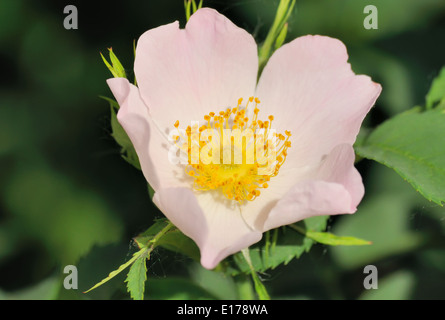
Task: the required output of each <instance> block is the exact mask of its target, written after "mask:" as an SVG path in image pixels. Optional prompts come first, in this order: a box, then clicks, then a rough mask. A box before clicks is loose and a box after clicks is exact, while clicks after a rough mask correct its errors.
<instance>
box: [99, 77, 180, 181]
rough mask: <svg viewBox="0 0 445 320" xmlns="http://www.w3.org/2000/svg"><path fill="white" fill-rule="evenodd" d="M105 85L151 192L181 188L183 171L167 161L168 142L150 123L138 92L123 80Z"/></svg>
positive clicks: (112, 81) (114, 80) (110, 81)
mask: <svg viewBox="0 0 445 320" xmlns="http://www.w3.org/2000/svg"><path fill="white" fill-rule="evenodd" d="M107 83H108V86H109V87H110V89H111V91H112V92H113V95H114V96H115V98H116V100H117V102H118V103H119V106H120V109H119V111H118V114H117V119H118V121H119V123H120V124H121V125H122V127H123V128H124V129H125V131H126V132H127V134H128V136H129V138H130V140H131V142H132V143H133V146H134V148H135V150H136V153H137V155H138V157H139V162H140V164H141V168H142V172H143V173H144V176H145V178H146V179H147V181H148V183H149V184H150V185H151V186H152V188H153V189H154V190H158V189H160V188H161V187H164V188H166V187H171V186H176V187H177V186H181V185H184V184H185V183H184V182H182V180H181V179H180V177H181V176H182V174H183V173H184V169H182V168H179V167H178V166H176V165H173V164H171V163H170V162H169V161H168V153H167V150H168V149H167V146H168V144H167V140H166V139H165V138H164V137H163V136H162V135H161V134H160V132H159V129H157V127H156V126H155V124H154V123H153V120H152V118H151V116H150V113H149V111H148V108H147V106H146V105H145V104H144V102H143V101H142V99H141V97H140V95H139V89H138V88H137V87H136V86H134V85H132V84H130V83H129V82H128V80H127V79H124V78H113V79H109V80H108V81H107ZM187 185H188V184H187Z"/></svg>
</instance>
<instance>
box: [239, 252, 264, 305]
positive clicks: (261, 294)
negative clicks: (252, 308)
mask: <svg viewBox="0 0 445 320" xmlns="http://www.w3.org/2000/svg"><path fill="white" fill-rule="evenodd" d="M241 254H242V255H243V258H244V261H245V262H246V263H247V265H248V266H249V269H250V273H251V275H252V279H253V283H254V285H255V291H256V293H257V294H258V298H259V299H260V300H270V296H269V293H268V292H267V290H266V287H265V286H264V284H263V283H262V282H261V280H260V278H259V277H258V274H257V273H256V270H255V268H254V267H253V265H252V261H251V260H250V253H249V248H246V249H243V250H241Z"/></svg>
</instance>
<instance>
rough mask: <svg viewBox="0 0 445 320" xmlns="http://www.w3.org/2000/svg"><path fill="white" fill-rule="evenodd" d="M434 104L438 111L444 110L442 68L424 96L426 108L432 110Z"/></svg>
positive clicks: (444, 80) (443, 69) (443, 76)
mask: <svg viewBox="0 0 445 320" xmlns="http://www.w3.org/2000/svg"><path fill="white" fill-rule="evenodd" d="M435 104H438V105H437V108H438V109H445V67H443V68H442V70H441V71H440V74H439V76H437V78H435V79H434V81H433V83H432V84H431V88H430V91H429V92H428V94H427V95H426V108H427V109H432V108H434V106H435Z"/></svg>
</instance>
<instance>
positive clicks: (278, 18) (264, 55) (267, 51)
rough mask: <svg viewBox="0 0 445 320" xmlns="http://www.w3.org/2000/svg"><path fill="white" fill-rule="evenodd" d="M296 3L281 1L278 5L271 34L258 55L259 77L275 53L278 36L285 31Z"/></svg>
mask: <svg viewBox="0 0 445 320" xmlns="http://www.w3.org/2000/svg"><path fill="white" fill-rule="evenodd" d="M291 1H292V2H291ZM295 1H296V0H281V1H280V4H279V5H278V8H277V13H276V15H275V19H274V22H273V24H272V27H271V28H270V30H269V33H268V34H267V36H266V39H265V40H264V42H263V45H262V46H261V48H260V50H259V53H258V58H259V62H258V63H259V73H258V76H260V74H261V72H262V71H263V68H264V67H265V66H266V63H267V61H268V60H269V58H270V56H271V55H272V53H273V51H272V49H273V46H274V43H275V41H276V39H277V37H278V35H279V34H280V32H281V30H282V29H283V27H284V25H285V23H286V22H287V20H288V19H289V17H290V14H291V13H292V10H293V8H294V6H295ZM290 2H291V3H290ZM289 3H290V6H289Z"/></svg>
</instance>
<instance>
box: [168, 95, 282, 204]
mask: <svg viewBox="0 0 445 320" xmlns="http://www.w3.org/2000/svg"><path fill="white" fill-rule="evenodd" d="M242 102H243V99H242V98H240V99H239V100H238V105H237V107H236V108H233V109H231V108H228V109H226V110H225V111H220V112H218V113H215V112H210V113H209V114H207V115H205V116H204V121H205V124H204V125H202V126H198V125H197V126H195V127H194V128H192V127H191V126H188V127H187V129H186V130H185V135H181V137H180V136H174V139H173V140H174V143H175V144H176V145H177V147H178V148H180V149H181V150H182V151H183V152H185V153H186V154H187V156H188V164H187V166H186V169H185V172H186V174H187V175H188V176H190V177H192V178H193V179H194V182H193V188H194V189H195V190H200V191H207V190H216V189H220V190H221V191H222V193H223V194H224V195H225V196H226V197H227V198H228V199H230V200H236V201H238V202H243V201H244V200H249V201H252V200H254V199H255V198H257V197H258V196H259V195H260V193H261V192H260V189H265V188H267V187H268V186H269V185H268V182H269V180H270V178H271V177H274V176H276V175H277V174H278V172H279V170H280V167H281V166H282V165H283V163H284V162H285V160H286V156H287V149H288V148H290V147H291V142H290V141H289V138H290V136H291V133H290V131H285V135H283V134H277V133H275V132H274V131H273V130H272V128H271V127H272V121H273V120H274V117H273V116H272V115H270V116H269V117H268V120H266V121H262V120H259V119H258V113H259V111H260V110H259V108H258V105H259V104H260V100H259V99H258V98H254V97H250V98H249V99H248V102H247V104H246V106H244V107H243V106H242ZM249 104H251V107H250V108H249ZM252 109H253V110H252ZM249 111H250V112H249ZM248 113H251V115H250V116H251V120H250V119H249V116H248ZM174 127H175V128H178V127H179V121H176V122H175V123H174ZM207 129H210V130H212V132H215V133H218V134H219V137H223V138H222V139H216V138H215V137H213V136H209V137H207V141H201V138H202V134H203V132H204V131H205V130H207ZM227 129H229V130H230V132H234V130H235V131H236V129H239V130H238V131H239V132H252V133H253V134H252V136H251V137H249V136H242V137H241V139H235V137H234V136H233V135H231V136H230V140H227V138H228V137H227ZM259 132H261V134H262V139H260V140H259V139H257V137H258V136H259ZM180 138H182V142H183V143H182V144H180V143H179V141H180ZM224 139H226V140H224ZM224 141H226V142H227V141H229V143H228V144H227V143H226V144H224V143H223V142H224ZM252 141H253V142H252ZM208 144H210V145H211V144H213V146H215V145H216V148H217V151H219V152H218V153H216V154H215V155H214V154H213V153H214V150H215V149H212V150H210V152H207V153H208V154H209V155H210V157H212V156H214V157H213V158H212V159H213V160H215V157H216V161H211V162H210V163H208V161H207V162H206V161H203V159H201V158H199V159H197V156H196V155H197V154H198V155H199V154H201V152H202V151H203V150H204V149H203V148H208ZM227 145H228V146H227ZM260 149H261V150H264V155H265V156H266V158H267V157H268V156H269V157H270V156H271V155H273V156H274V158H273V163H272V166H271V168H272V170H269V171H266V172H264V170H263V171H262V170H261V169H264V168H265V167H266V166H267V165H271V164H270V162H268V164H267V165H266V164H265V163H264V161H262V162H261V161H259V156H258V153H255V154H254V155H253V151H258V150H260ZM205 150H208V149H205ZM272 151H273V153H272ZM235 152H240V154H242V161H236V160H235V156H234V153H235ZM252 155H253V156H252ZM198 157H199V156H198ZM227 159H228V160H229V161H227Z"/></svg>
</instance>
